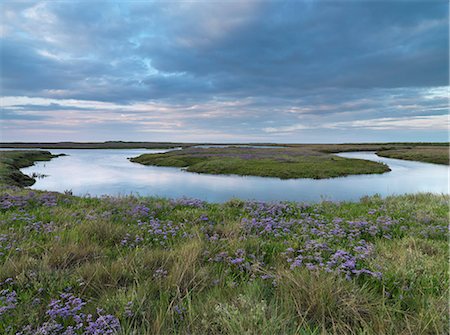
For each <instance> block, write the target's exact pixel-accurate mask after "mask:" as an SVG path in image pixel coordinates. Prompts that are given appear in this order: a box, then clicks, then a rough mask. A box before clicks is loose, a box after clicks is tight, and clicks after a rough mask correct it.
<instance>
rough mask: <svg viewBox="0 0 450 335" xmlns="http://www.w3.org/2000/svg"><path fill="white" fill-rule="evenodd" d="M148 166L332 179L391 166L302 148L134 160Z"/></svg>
mask: <svg viewBox="0 0 450 335" xmlns="http://www.w3.org/2000/svg"><path fill="white" fill-rule="evenodd" d="M131 161H132V162H136V163H140V164H144V165H156V166H172V167H180V168H186V170H187V171H189V172H197V173H209V174H237V175H252V176H263V177H278V178H282V179H289V178H315V179H322V178H331V177H339V176H347V175H352V174H369V173H384V172H387V171H390V169H389V167H388V166H386V165H384V164H381V163H378V162H372V161H367V160H361V159H350V158H343V157H338V156H335V155H331V154H326V153H321V152H318V151H313V150H309V149H302V148H273V149H272V148H270V149H268V148H264V149H259V148H238V147H229V148H208V149H197V148H188V149H183V150H179V151H171V152H167V153H163V154H143V155H141V156H139V157H135V158H132V159H131Z"/></svg>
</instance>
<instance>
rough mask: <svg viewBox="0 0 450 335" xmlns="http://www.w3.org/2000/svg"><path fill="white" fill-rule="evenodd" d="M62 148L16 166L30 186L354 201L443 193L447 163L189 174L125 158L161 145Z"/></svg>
mask: <svg viewBox="0 0 450 335" xmlns="http://www.w3.org/2000/svg"><path fill="white" fill-rule="evenodd" d="M50 151H51V152H52V153H54V154H58V153H66V154H68V155H69V156H64V157H58V158H55V159H53V160H51V161H49V162H38V163H36V165H34V166H31V167H28V168H25V169H22V171H23V172H24V173H26V174H28V175H31V174H32V173H37V174H44V175H46V176H47V177H45V178H39V179H37V182H36V183H35V184H34V185H33V186H32V188H33V189H38V190H49V191H58V192H63V191H65V190H71V191H72V192H73V193H74V194H76V195H87V194H89V195H92V196H98V195H103V194H109V195H127V194H139V195H152V196H160V197H170V198H179V197H183V196H186V197H192V198H198V199H203V200H207V201H211V202H222V201H226V200H229V199H230V198H233V197H235V198H241V199H255V200H296V201H306V202H314V201H320V200H322V199H326V200H358V199H359V198H361V197H362V196H365V195H373V194H380V195H382V196H387V195H393V194H404V193H416V192H433V193H445V194H448V193H449V189H448V175H449V168H448V166H444V165H436V164H428V163H420V162H411V161H403V160H398V159H390V158H382V157H378V156H377V155H375V154H374V153H372V152H349V153H342V154H339V156H342V157H350V158H362V159H368V160H375V161H380V162H383V163H386V164H388V165H389V167H390V168H391V169H392V171H391V172H388V173H384V174H381V175H359V176H348V177H340V178H331V179H321V180H314V179H290V180H280V179H277V178H262V177H242V176H220V175H206V174H195V173H190V172H186V171H182V170H180V169H179V168H171V167H153V166H144V165H140V164H137V163H131V162H130V161H128V160H127V157H134V156H138V155H140V154H143V153H157V152H165V151H167V150H145V149H127V150H121V149H113V150H108V149H96V150H91V149H82V150H80V149H70V150H69V149H62V150H50Z"/></svg>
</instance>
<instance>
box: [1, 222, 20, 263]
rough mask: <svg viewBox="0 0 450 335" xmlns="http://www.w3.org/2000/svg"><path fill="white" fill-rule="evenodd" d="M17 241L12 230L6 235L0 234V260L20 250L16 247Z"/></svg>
mask: <svg viewBox="0 0 450 335" xmlns="http://www.w3.org/2000/svg"><path fill="white" fill-rule="evenodd" d="M17 244H18V241H17V237H16V234H15V232H14V230H13V229H12V228H10V231H9V233H8V234H0V259H1V258H2V257H3V256H7V255H9V254H11V253H13V252H18V251H20V250H21V249H20V248H19V247H17Z"/></svg>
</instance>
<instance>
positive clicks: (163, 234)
mask: <svg viewBox="0 0 450 335" xmlns="http://www.w3.org/2000/svg"><path fill="white" fill-rule="evenodd" d="M449 200H450V199H449V197H447V196H439V195H432V194H418V195H409V196H398V197H388V198H386V199H382V198H379V197H370V198H364V199H362V200H361V201H360V202H357V203H352V202H343V203H332V202H322V203H319V204H314V205H307V204H300V203H261V202H244V201H239V200H232V201H229V202H227V203H224V204H209V203H205V202H202V201H198V200H191V199H179V200H168V199H157V198H137V197H121V198H116V197H104V198H79V197H74V196H71V195H69V194H57V193H47V192H34V191H30V190H26V189H18V188H11V187H5V186H4V187H3V188H2V189H1V190H0V222H2V223H1V225H0V286H1V287H0V333H1V334H63V333H64V334H114V333H118V334H158V333H161V334H325V333H332V334H443V333H445V332H446V331H447V330H448V329H447V326H448V321H449V313H448V305H447V289H448V284H449V281H448V262H447V261H448V246H447V237H448V228H447V225H448V221H447V220H448V211H449V205H448V203H449Z"/></svg>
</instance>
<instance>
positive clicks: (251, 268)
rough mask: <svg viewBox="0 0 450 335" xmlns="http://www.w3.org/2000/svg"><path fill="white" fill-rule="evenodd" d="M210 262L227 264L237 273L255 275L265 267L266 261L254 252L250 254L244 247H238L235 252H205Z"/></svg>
mask: <svg viewBox="0 0 450 335" xmlns="http://www.w3.org/2000/svg"><path fill="white" fill-rule="evenodd" d="M205 256H207V260H208V262H211V263H219V264H225V265H227V266H229V269H230V270H232V271H233V272H234V273H236V274H249V275H251V276H252V277H255V276H256V275H257V274H258V273H259V272H260V271H261V269H262V268H263V267H264V262H263V261H261V260H259V259H258V258H257V257H256V256H255V255H254V254H249V253H247V252H246V251H245V250H243V249H237V250H236V251H235V252H234V253H233V254H229V253H228V252H227V251H220V252H218V253H216V254H215V255H214V256H211V255H209V253H208V252H206V253H205Z"/></svg>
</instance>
